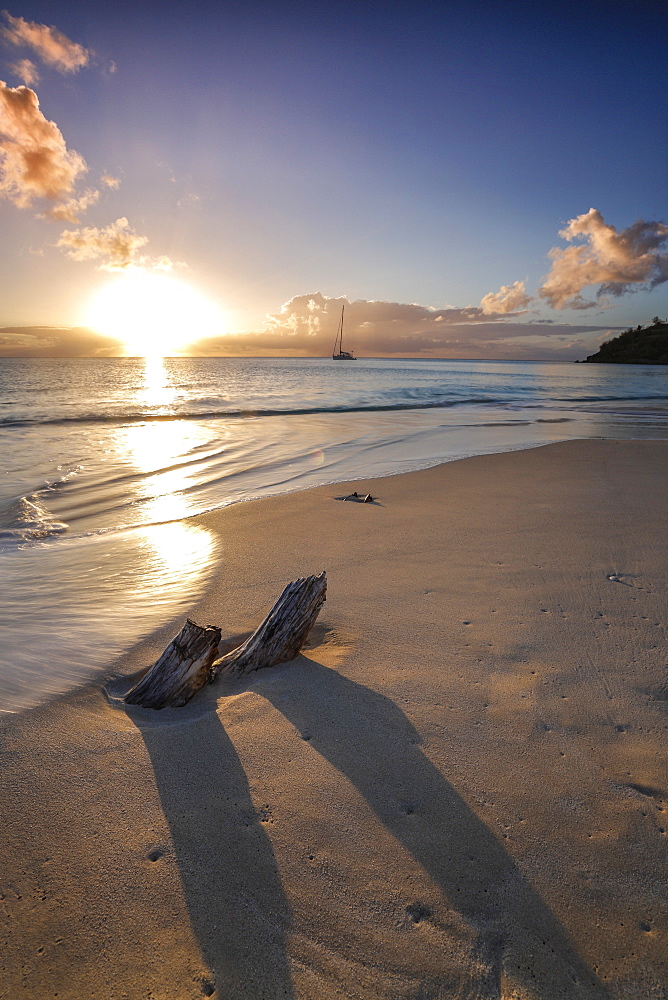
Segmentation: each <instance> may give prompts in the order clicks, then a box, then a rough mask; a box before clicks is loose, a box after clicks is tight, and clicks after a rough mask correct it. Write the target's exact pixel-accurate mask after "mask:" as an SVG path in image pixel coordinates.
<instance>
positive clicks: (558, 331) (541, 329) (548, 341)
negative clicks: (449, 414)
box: [189, 292, 610, 360]
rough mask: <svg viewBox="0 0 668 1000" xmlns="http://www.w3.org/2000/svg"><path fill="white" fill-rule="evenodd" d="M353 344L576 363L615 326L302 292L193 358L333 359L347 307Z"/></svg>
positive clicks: (348, 339)
mask: <svg viewBox="0 0 668 1000" xmlns="http://www.w3.org/2000/svg"><path fill="white" fill-rule="evenodd" d="M342 305H345V317H346V322H345V338H344V339H345V343H344V346H345V347H346V348H348V349H352V350H354V351H355V352H356V353H357V354H358V355H360V356H364V355H367V356H371V357H383V356H398V357H420V356H422V357H445V358H473V359H475V358H479V359H483V358H511V359H512V358H516V359H522V358H531V359H537V360H543V359H544V360H549V359H557V358H559V359H565V360H575V358H579V357H583V356H584V355H585V354H587V353H591V349H592V348H595V347H596V346H597V345H598V344H599V343H600V341H601V339H602V331H604V332H605V334H606V335H609V334H610V327H607V326H606V327H601V326H578V327H574V326H571V325H567V324H550V325H548V326H546V325H545V324H541V323H538V322H536V323H512V322H508V320H507V319H502V320H501V319H500V320H497V321H496V322H495V321H493V320H489V319H487V317H486V316H485V314H484V313H483V311H482V309H481V308H478V307H468V308H464V309H454V308H444V309H434V308H430V307H429V306H422V305H418V304H415V303H401V302H384V301H367V300H365V299H357V300H355V301H352V302H349V301H348V299H346V298H345V297H339V298H329V297H327V296H324V295H322V294H321V293H320V292H314V293H312V294H309V295H296V296H294V297H293V298H292V299H290V300H289V301H288V302H286V303H285V304H284V305H283V306H282V307H281V309H280V310H279V311H278V312H277V313H274V314H271V315H269V316H267V319H266V322H265V325H264V328H263V329H262V330H256V331H244V332H239V333H232V334H228V335H227V336H225V337H216V338H208V339H203V340H200V341H198V342H196V343H194V344H192V345H191V346H190V348H189V353H192V354H201V355H204V356H216V355H250V356H253V355H276V356H296V357H304V356H307V357H308V356H325V357H326V356H327V355H329V354H330V353H331V351H332V346H333V343H334V337H335V334H336V328H337V324H338V320H339V317H340V315H341V306H342Z"/></svg>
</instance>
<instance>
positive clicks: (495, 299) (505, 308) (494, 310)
mask: <svg viewBox="0 0 668 1000" xmlns="http://www.w3.org/2000/svg"><path fill="white" fill-rule="evenodd" d="M530 302H531V297H530V296H529V295H527V293H526V289H525V287H524V282H523V281H516V282H515V283H514V284H512V285H501V288H500V290H499V291H498V292H488V293H487V295H484V296H483V297H482V299H481V300H480V309H481V310H482V312H483V313H484V314H485V315H486V316H490V315H504V314H506V313H516V312H518V311H519V310H523V309H524V307H525V306H528V304H529V303H530Z"/></svg>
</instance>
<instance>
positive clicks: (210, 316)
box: [83, 268, 226, 357]
mask: <svg viewBox="0 0 668 1000" xmlns="http://www.w3.org/2000/svg"><path fill="white" fill-rule="evenodd" d="M83 322H84V324H85V325H86V326H89V327H91V328H92V329H93V330H96V331H97V332H98V333H102V334H104V335H105V336H107V337H115V338H117V339H118V340H121V341H123V343H124V345H125V348H126V352H127V354H128V355H131V356H138V357H164V356H165V355H169V354H174V353H176V354H178V353H182V352H184V353H187V352H185V348H186V347H187V345H188V344H191V343H192V342H193V341H196V340H199V339H200V338H202V337H213V336H216V335H221V334H223V333H225V332H226V331H225V329H224V325H223V313H222V311H221V310H220V309H219V308H218V307H217V306H215V305H214V304H213V302H211V301H209V300H208V299H207V298H205V296H203V295H202V294H201V293H200V292H198V291H197V290H196V289H195V288H193V287H192V286H191V285H187V284H185V283H184V282H181V281H179V280H178V279H176V278H173V277H172V276H171V275H170V274H166V273H164V272H159V271H145V270H142V269H141V268H133V269H132V270H129V271H124V272H123V274H122V275H120V276H119V277H118V278H117V279H116V280H115V281H112V282H110V283H109V284H108V285H105V286H104V287H103V288H101V289H100V290H99V291H98V292H97V293H96V294H95V295H94V296H93V298H92V299H91V300H90V302H89V303H88V305H87V307H86V309H85V312H84V317H83Z"/></svg>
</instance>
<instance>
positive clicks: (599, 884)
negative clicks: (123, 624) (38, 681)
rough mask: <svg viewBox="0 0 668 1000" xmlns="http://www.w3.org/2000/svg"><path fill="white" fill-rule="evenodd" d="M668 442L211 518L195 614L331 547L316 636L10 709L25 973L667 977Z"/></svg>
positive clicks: (312, 568)
mask: <svg viewBox="0 0 668 1000" xmlns="http://www.w3.org/2000/svg"><path fill="white" fill-rule="evenodd" d="M667 459H668V442H650V441H646V442H602V441H595V442H586V441H577V442H568V443H564V444H556V445H551V446H549V447H545V448H540V449H536V450H532V451H524V452H516V453H514V454H507V455H495V456H486V457H479V458H472V459H467V460H465V461H460V462H456V463H452V464H449V465H444V466H440V467H438V468H435V469H430V470H426V471H422V472H418V473H412V474H410V475H404V476H395V477H392V478H388V479H382V480H379V481H377V482H375V483H373V482H370V481H369V482H364V483H361V484H344V485H343V486H341V487H335V488H331V487H323V488H318V489H314V490H310V491H307V492H303V493H299V494H293V495H289V496H283V497H278V498H274V499H270V500H262V501H257V502H251V503H245V504H239V505H236V506H233V507H231V508H227V509H225V510H221V511H218V512H216V513H213V514H210V515H207V516H205V517H202V518H199V519H198V520H199V522H200V523H201V524H203V525H205V526H208V527H209V528H210V529H211V530H213V531H215V532H216V533H218V534H219V536H220V538H221V540H222V558H221V566H220V574H219V578H218V580H217V582H216V584H215V586H214V587H213V588H212V589H211V591H210V593H209V594H208V595H207V596H206V598H205V599H204V600H203V601H202V602H201V604H200V606H199V607H197V608H196V609H193V613H194V617H195V618H196V619H197V620H199V621H210V622H214V623H218V624H220V625H222V627H223V631H224V634H225V635H226V636H228V637H229V636H231V637H232V638H231V639H230V641H233V640H234V637H237V638H238V637H240V636H242V635H243V634H245V633H247V631H248V630H250V629H251V628H253V627H254V626H255V625H256V624H257V623H258V621H259V620H260V619H261V618H262V616H263V615H264V613H265V612H266V610H267V609H268V607H269V606H270V605H271V604H272V603H273V601H274V600H275V598H276V597H277V596H278V594H279V592H280V590H281V589H282V587H283V585H284V584H285V583H286V582H287V581H288V580H289V579H292V578H294V577H296V576H300V575H305V574H307V573H311V572H319V571H320V570H321V569H323V568H324V569H326V570H327V573H328V578H329V592H328V600H327V603H326V605H325V607H324V609H323V611H322V613H321V617H320V619H319V623H318V625H317V626H316V628H315V630H314V633H312V637H311V640H310V643H309V648H307V649H306V650H305V651H304V654H303V655H302V656H300V657H299V658H298V659H296V660H294V661H293V662H291V663H289V664H284V665H281V666H279V667H275V668H271V669H270V670H265V671H260V672H258V673H256V674H254V675H252V676H251V677H250V678H248V679H247V681H246V682H244V683H243V684H237V685H236V686H226V685H225V683H223V682H219V683H218V684H216V685H214V686H213V687H210V688H207V689H206V691H205V692H204V693H203V694H202V695H200V696H198V697H197V698H196V699H195V701H193V702H192V703H191V704H190V705H189V706H188V707H187V708H185V709H176V710H168V711H164V712H160V713H158V712H151V711H148V710H143V711H142V710H133V711H132V712H129V713H127V714H126V713H125V712H123V711H122V710H119V709H118V708H116V707H114V705H113V702H112V703H110V702H109V701H108V700H107V699H106V698H105V696H104V693H103V691H102V690H101V687H100V685H98V686H97V687H96V686H92V687H90V688H88V689H86V690H83V691H80V692H78V693H77V694H75V695H74V696H70V697H67V698H65V699H62V700H60V701H58V702H55V703H51V704H50V705H48V706H45V707H44V708H41V709H38V710H35V711H32V712H30V713H27V714H26V715H23V716H19V717H16V718H15V719H13V720H12V721H10V723H9V724H8V725H6V726H5V728H4V730H3V732H2V733H1V734H0V738H1V758H0V759H1V764H2V778H1V781H2V790H1V796H2V797H1V800H0V801H1V803H2V836H1V844H0V912H1V913H2V944H1V954H0V970H1V971H0V982H1V985H0V997H3V998H4V997H7V998H12V1000H15V998H17V997H19V996H24V995H25V996H30V997H32V998H39V1000H41V998H43V997H44V998H45V997H59V998H61V1000H62V998H67V1000H81V998H88V997H96V998H100V1000H121V998H128V1000H140V998H141V1000H188V998H193V1000H194V998H199V997H201V996H214V997H221V998H230V1000H231V998H235V1000H236V998H239V1000H240V998H244V1000H246V998H248V1000H254V998H259V997H265V998H279V997H284V998H298V1000H307V998H308V1000H312V998H313V1000H315V998H318V1000H319V998H323V1000H330V998H331V1000H334V998H336V1000H342V998H344V997H345V998H406V1000H408V998H411V1000H434V998H457V997H461V998H464V997H466V998H500V997H503V998H522V1000H524V998H527V1000H528V998H540V1000H547V998H569V1000H570V998H585V997H586V998H601V1000H602V998H609V1000H613V998H614V1000H619V998H628V1000H646V998H647V1000H651V998H657V1000H658V998H662V1000H665V998H666V997H667V996H668V967H667V956H668V933H667V932H668V919H667V914H666V899H667V896H668V893H667V878H666V876H667V871H668V869H667V864H666V861H667V848H668V833H667V830H668V777H667V775H666V767H665V747H666V723H667V720H668V716H667V714H666V710H667V708H668V671H667V663H666V646H665V622H666V616H665V612H666V605H665V600H666V591H667V586H666V584H667V565H668V560H667V559H666V538H667V535H666V524H667V523H668V521H667V519H666V514H667V509H666V497H667V496H668V460H667ZM355 487H357V488H358V489H359V488H361V487H363V488H365V489H367V488H369V489H371V491H372V492H373V493H374V495H375V494H376V493H377V494H378V496H379V498H380V502H379V504H378V505H376V504H367V505H361V504H355V503H340V502H336V501H335V500H334V499H333V497H334V496H336V495H340V494H342V493H344V492H348V491H350V490H352V489H353V488H355ZM169 637H170V636H169V635H161V636H158V637H153V638H152V639H151V641H150V642H146V643H144V644H143V645H141V646H139V647H138V648H137V649H135V650H134V651H133V653H132V656H131V657H130V658H128V659H127V660H126V662H125V663H124V664H123V669H124V670H125V671H129V670H130V669H135V670H136V669H138V668H139V667H141V666H143V665H147V664H148V663H150V662H152V660H153V659H155V657H156V655H157V654H158V653H159V652H160V651H161V649H162V647H163V646H164V645H165V643H166V641H167V640H168V639H169ZM116 683H117V686H118V684H121V683H123V682H116ZM111 689H112V693H113V690H114V685H113V683H112V685H111Z"/></svg>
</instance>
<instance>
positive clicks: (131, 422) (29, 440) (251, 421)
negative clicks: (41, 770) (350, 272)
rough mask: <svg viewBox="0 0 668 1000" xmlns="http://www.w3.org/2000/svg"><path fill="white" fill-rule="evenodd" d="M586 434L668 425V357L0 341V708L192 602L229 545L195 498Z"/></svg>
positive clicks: (68, 677)
mask: <svg viewBox="0 0 668 1000" xmlns="http://www.w3.org/2000/svg"><path fill="white" fill-rule="evenodd" d="M583 437H585V438H596V437H598V438H650V437H653V438H668V371H667V370H666V368H662V367H659V366H631V365H623V366H621V365H620V366H618V365H575V364H565V363H538V362H534V363H529V362H492V361H486V362H480V361H445V360H405V359H401V360H388V359H364V360H358V361H350V362H341V361H332V360H331V359H329V358H306V359H304V358H289V359H286V358H281V359H276V358H261V359H258V358H244V359H237V358H166V359H136V358H113V359H112V358H108V359H31V360H23V359H14V358H6V359H0V461H1V465H0V469H1V471H2V477H1V479H0V594H1V598H2V600H1V612H0V614H1V620H0V631H1V634H0V712H2V711H4V712H15V711H20V710H22V709H25V708H28V707H30V706H32V705H35V704H37V703H39V702H41V701H44V700H46V699H48V698H49V697H52V696H54V695H57V694H60V693H63V692H65V691H67V690H69V689H70V688H72V687H74V686H76V685H78V684H80V683H82V682H83V681H85V680H87V679H89V678H90V677H92V676H94V675H95V673H96V672H99V671H101V670H103V669H104V668H105V667H108V666H109V664H110V663H111V662H112V661H113V660H114V659H115V658H117V657H118V656H119V655H121V654H122V653H123V652H124V651H126V650H127V649H129V648H130V646H132V645H133V644H134V643H135V642H136V641H137V640H138V639H140V638H141V637H143V636H145V635H147V634H149V633H150V632H151V631H153V630H155V629H156V628H159V627H161V626H163V625H165V624H167V623H168V622H171V621H173V620H176V619H177V618H178V617H179V616H182V615H183V614H184V613H186V612H187V611H188V610H189V608H190V607H192V605H193V603H194V602H195V600H196V599H197V597H198V596H199V595H200V594H201V592H202V591H203V589H204V588H205V587H206V585H207V582H208V581H209V580H210V578H211V575H212V572H213V569H214V566H215V565H216V563H217V562H218V561H219V560H220V559H224V553H220V552H218V551H217V548H216V541H215V538H214V537H213V536H212V535H211V534H210V533H209V532H208V531H206V530H204V529H203V528H202V527H200V526H197V525H194V524H193V523H192V522H191V521H190V520H189V519H190V518H191V517H192V515H194V514H198V513H201V512H203V511H206V510H211V509H213V508H216V507H221V506H224V505H226V504H230V503H234V502H237V501H242V500H247V499H251V498H256V497H261V496H267V495H270V494H277V493H284V492H289V491H292V490H298V489H303V488H305V487H309V486H314V485H320V484H327V483H335V482H341V481H343V480H351V479H354V480H357V479H360V480H365V479H370V478H373V477H379V476H385V475H390V474H392V473H396V472H402V471H408V470H412V469H417V468H425V467H427V466H430V465H436V464H438V463H440V462H447V461H451V460H453V459H457V458H463V457H466V456H471V455H477V454H485V453H490V452H499V451H511V450H515V449H520V448H528V447H535V446H538V445H543V444H548V443H550V442H553V441H561V440H565V439H569V438H583ZM233 571H234V568H233V567H231V572H233Z"/></svg>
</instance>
